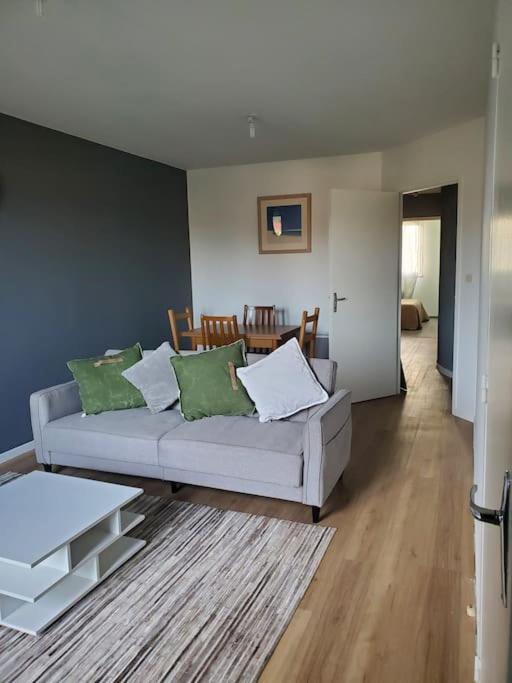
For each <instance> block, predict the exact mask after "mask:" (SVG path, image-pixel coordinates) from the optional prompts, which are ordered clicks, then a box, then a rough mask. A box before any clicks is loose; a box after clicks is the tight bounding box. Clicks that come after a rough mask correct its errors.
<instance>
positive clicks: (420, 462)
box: [0, 321, 474, 683]
mask: <svg viewBox="0 0 512 683" xmlns="http://www.w3.org/2000/svg"><path fill="white" fill-rule="evenodd" d="M432 322H433V321H432ZM432 330H433V325H432V326H430V327H429V324H427V325H426V326H425V328H424V330H423V331H422V332H420V333H407V334H406V335H404V338H403V349H402V351H403V354H402V355H403V362H404V368H405V372H406V375H407V378H408V381H409V391H408V393H407V395H406V396H405V397H398V396H396V397H392V398H387V399H380V400H376V401H369V402H367V403H361V404H357V405H354V407H353V416H354V437H353V451H352V460H351V463H350V465H349V467H348V469H347V471H346V473H345V477H344V481H343V483H339V484H338V486H337V487H336V489H335V491H334V492H333V494H332V495H331V497H330V498H329V500H328V501H327V504H326V505H325V507H324V508H323V509H322V520H321V524H325V525H329V526H333V527H336V528H337V530H338V532H337V533H336V534H335V536H334V539H333V541H332V542H331V545H330V547H329V549H328V551H327V553H326V555H325V557H324V560H323V561H322V564H321V566H320V568H319V570H318V572H317V574H316V576H315V578H314V580H313V582H312V584H311V586H310V588H309V590H308V592H307V593H306V595H305V597H304V599H303V600H302V602H301V605H300V607H299V609H298V610H297V611H296V613H295V615H294V617H293V619H292V621H291V623H290V625H289V627H288V629H287V631H286V632H285V634H284V636H283V638H282V639H281V641H280V643H279V645H278V647H277V648H276V650H275V652H274V654H273V656H272V658H271V659H270V661H269V663H268V665H267V667H266V669H265V671H264V673H263V675H262V677H261V679H260V680H261V681H264V682H265V683H276V682H281V681H282V682H283V683H284V682H286V683H291V682H294V681H304V682H306V681H308V682H310V683H320V682H323V683H326V682H332V683H362V682H363V681H364V682H365V683H369V682H372V683H413V682H418V683H419V682H421V683H438V682H441V681H442V682H446V683H457V682H461V683H467V682H469V681H472V680H473V656H474V620H473V619H471V618H470V617H468V616H467V615H466V606H467V605H468V604H473V602H474V597H473V575H474V570H473V526H472V521H471V517H470V514H469V512H468V506H467V498H468V492H469V487H470V485H471V481H472V448H471V441H472V429H471V427H472V426H471V425H470V424H469V423H467V422H464V421H461V420H458V419H456V418H454V417H452V416H451V414H450V392H449V386H448V383H447V381H446V380H445V379H444V378H443V377H442V376H441V375H439V373H438V372H437V370H436V368H435V357H436V354H435V335H432ZM34 467H35V459H34V457H33V455H32V454H28V455H26V456H22V457H20V458H18V460H16V461H11V462H10V463H7V464H4V465H3V466H0V472H2V471H6V470H17V471H29V470H31V469H33V468H34ZM61 471H62V472H64V473H67V474H76V475H77V476H89V477H94V478H97V479H104V480H110V481H115V482H119V483H127V484H134V485H139V486H142V487H143V488H144V489H145V490H146V491H147V492H148V493H151V494H153V495H161V496H169V497H170V496H171V493H170V486H169V485H168V484H165V483H162V482H161V481H159V480H152V479H142V478H136V477H125V476H121V475H115V474H107V473H98V472H90V471H87V472H86V471H84V470H73V469H71V468H62V469H61ZM176 497H177V498H179V499H182V500H189V501H194V502H201V503H206V504H208V505H213V506H218V507H225V508H231V509H237V510H243V511H248V512H252V513H256V514H264V515H271V516H274V517H282V518H286V519H292V520H297V521H302V522H308V523H309V521H310V510H309V508H306V507H304V506H302V505H299V504H295V503H289V502H283V501H278V500H271V499H266V498H259V497H256V496H248V495H242V494H237V493H230V492H226V491H216V490H213V489H206V488H199V487H192V486H184V487H183V488H182V489H181V490H180V491H179V493H178V494H177V495H176ZM169 646H170V647H171V646H172V643H170V644H169Z"/></svg>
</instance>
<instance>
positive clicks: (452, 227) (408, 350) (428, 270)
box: [400, 184, 458, 392]
mask: <svg viewBox="0 0 512 683" xmlns="http://www.w3.org/2000/svg"><path fill="white" fill-rule="evenodd" d="M457 196H458V186H457V184H451V185H445V186H438V187H431V188H428V189H423V190H418V191H413V192H408V193H404V194H403V195H402V235H401V245H402V246H401V273H400V284H401V287H400V328H401V329H400V358H401V367H402V373H401V388H402V390H403V391H411V390H413V389H417V388H418V386H419V384H420V383H421V382H422V381H424V378H425V374H426V373H428V372H434V371H437V372H439V373H440V374H441V375H442V376H443V377H444V378H445V379H446V387H447V389H448V390H449V391H450V392H451V382H452V377H453V367H454V366H453V350H454V328H455V273H456V250H457Z"/></svg>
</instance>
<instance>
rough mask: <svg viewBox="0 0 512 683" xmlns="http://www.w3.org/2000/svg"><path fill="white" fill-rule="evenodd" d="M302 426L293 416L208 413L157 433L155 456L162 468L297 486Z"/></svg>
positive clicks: (300, 458) (299, 478)
mask: <svg viewBox="0 0 512 683" xmlns="http://www.w3.org/2000/svg"><path fill="white" fill-rule="evenodd" d="M303 432H304V425H303V424H301V423H298V422H273V423H265V424H261V423H260V422H258V421H257V420H254V419H252V418H251V417H235V416H230V417H228V416H215V417H208V418H204V419H203V420H198V421H195V422H188V423H186V424H182V425H180V426H178V427H176V428H175V429H173V430H172V431H170V432H169V433H168V434H166V435H165V436H163V437H162V439H161V440H160V443H159V449H158V450H159V462H160V465H161V466H162V467H166V468H172V469H179V470H188V471H193V472H203V473H207V474H216V475H219V476H224V477H237V478H240V479H249V480H253V481H261V482H267V483H272V484H280V485H281V486H301V485H302V465H303V458H302V448H303Z"/></svg>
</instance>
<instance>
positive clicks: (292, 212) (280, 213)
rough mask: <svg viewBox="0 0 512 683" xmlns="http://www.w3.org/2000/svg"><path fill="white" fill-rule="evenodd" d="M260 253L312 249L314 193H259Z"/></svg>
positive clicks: (301, 252) (291, 252) (300, 251)
mask: <svg viewBox="0 0 512 683" xmlns="http://www.w3.org/2000/svg"><path fill="white" fill-rule="evenodd" d="M258 245H259V253H260V254H305V253H308V252H311V193H309V192H306V193H302V194H282V195H271V196H264V197H258Z"/></svg>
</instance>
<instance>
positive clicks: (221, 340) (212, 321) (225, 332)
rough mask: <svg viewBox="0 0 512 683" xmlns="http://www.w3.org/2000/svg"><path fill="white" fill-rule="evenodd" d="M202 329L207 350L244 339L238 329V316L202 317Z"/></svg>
mask: <svg viewBox="0 0 512 683" xmlns="http://www.w3.org/2000/svg"><path fill="white" fill-rule="evenodd" d="M201 329H202V330H203V346H204V348H205V349H213V348H214V347H216V346H226V345H227V344H233V342H236V341H238V340H239V339H243V336H242V335H241V334H240V331H239V329H238V320H237V318H236V315H202V316H201Z"/></svg>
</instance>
